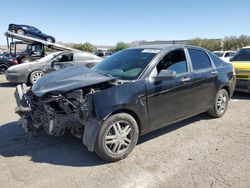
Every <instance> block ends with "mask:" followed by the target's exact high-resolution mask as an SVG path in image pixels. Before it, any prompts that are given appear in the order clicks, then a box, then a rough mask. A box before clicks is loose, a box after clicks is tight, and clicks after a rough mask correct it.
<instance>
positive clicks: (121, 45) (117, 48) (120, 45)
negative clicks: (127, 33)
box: [111, 42, 129, 52]
mask: <svg viewBox="0 0 250 188" xmlns="http://www.w3.org/2000/svg"><path fill="white" fill-rule="evenodd" d="M128 47H129V45H128V44H126V43H124V42H118V43H117V44H116V46H115V47H114V48H112V49H111V50H112V51H115V52H118V51H120V50H123V49H126V48H128Z"/></svg>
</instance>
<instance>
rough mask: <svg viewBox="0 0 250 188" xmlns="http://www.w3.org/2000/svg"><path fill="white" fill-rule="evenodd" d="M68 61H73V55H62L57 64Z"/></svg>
mask: <svg viewBox="0 0 250 188" xmlns="http://www.w3.org/2000/svg"><path fill="white" fill-rule="evenodd" d="M68 61H73V54H72V53H69V54H63V55H61V57H59V59H58V62H68Z"/></svg>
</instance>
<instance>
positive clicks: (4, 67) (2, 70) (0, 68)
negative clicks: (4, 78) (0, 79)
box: [0, 64, 8, 74]
mask: <svg viewBox="0 0 250 188" xmlns="http://www.w3.org/2000/svg"><path fill="white" fill-rule="evenodd" d="M7 69H8V66H7V65H4V64H2V65H0V74H4V73H5V71H6V70H7Z"/></svg>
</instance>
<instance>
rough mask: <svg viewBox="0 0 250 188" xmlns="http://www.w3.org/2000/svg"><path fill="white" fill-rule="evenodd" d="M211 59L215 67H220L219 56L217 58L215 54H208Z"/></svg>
mask: <svg viewBox="0 0 250 188" xmlns="http://www.w3.org/2000/svg"><path fill="white" fill-rule="evenodd" d="M209 55H210V57H211V59H212V61H213V62H214V65H215V66H216V67H220V66H221V65H222V63H223V62H222V60H221V59H220V58H218V57H217V56H215V55H214V54H209Z"/></svg>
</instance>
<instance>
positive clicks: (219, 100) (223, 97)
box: [208, 89, 229, 118]
mask: <svg viewBox="0 0 250 188" xmlns="http://www.w3.org/2000/svg"><path fill="white" fill-rule="evenodd" d="M228 101H229V95H228V92H227V91H226V90H225V89H221V90H220V91H219V92H218V93H217V95H216V97H215V102H214V107H213V110H211V111H209V112H208V114H209V115H211V116H213V117H215V118H220V117H222V116H223V115H224V114H225V112H226V111H227V106H228Z"/></svg>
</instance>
